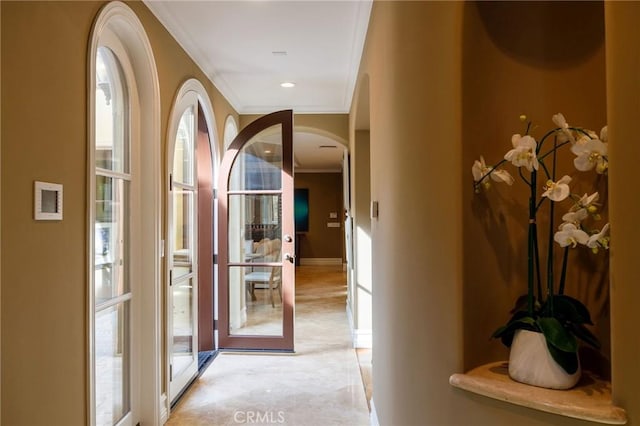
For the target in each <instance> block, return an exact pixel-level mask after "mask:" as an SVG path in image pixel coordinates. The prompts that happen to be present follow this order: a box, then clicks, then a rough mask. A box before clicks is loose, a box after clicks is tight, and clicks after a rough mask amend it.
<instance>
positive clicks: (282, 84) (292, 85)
mask: <svg viewBox="0 0 640 426" xmlns="http://www.w3.org/2000/svg"><path fill="white" fill-rule="evenodd" d="M295 85H296V84H295V83H292V82H291V81H285V82H284V83H280V86H282V87H286V88H290V87H295Z"/></svg>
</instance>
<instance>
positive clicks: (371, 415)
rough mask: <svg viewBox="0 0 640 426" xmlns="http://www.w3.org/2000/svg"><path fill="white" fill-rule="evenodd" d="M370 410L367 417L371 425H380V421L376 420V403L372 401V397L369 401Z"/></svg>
mask: <svg viewBox="0 0 640 426" xmlns="http://www.w3.org/2000/svg"><path fill="white" fill-rule="evenodd" d="M369 402H370V404H371V412H370V413H369V419H370V420H371V426H380V422H379V421H378V413H376V405H375V404H374V403H373V397H372V398H371V401H369Z"/></svg>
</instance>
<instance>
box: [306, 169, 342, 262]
mask: <svg viewBox="0 0 640 426" xmlns="http://www.w3.org/2000/svg"><path fill="white" fill-rule="evenodd" d="M295 187H296V188H308V189H309V232H307V233H305V235H304V236H303V237H301V239H300V257H301V259H309V258H334V259H335V258H339V259H343V261H344V254H343V253H344V226H343V223H344V208H343V207H342V173H296V176H295ZM330 212H336V213H337V214H338V217H337V218H336V219H330V218H329V213H330ZM328 222H338V223H340V227H339V228H328V227H327V223H328Z"/></svg>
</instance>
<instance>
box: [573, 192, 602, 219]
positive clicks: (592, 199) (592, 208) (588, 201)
mask: <svg viewBox="0 0 640 426" xmlns="http://www.w3.org/2000/svg"><path fill="white" fill-rule="evenodd" d="M598 198H600V194H598V192H597V191H596V192H594V193H593V194H591V195H587V194H584V195H583V196H582V197H581V198H580V199H579V200H578V201H577V202H576V204H575V205H574V206H573V207H571V211H572V212H575V211H577V210H580V209H585V210H586V211H587V212H588V213H592V214H593V213H595V212H597V211H598V203H596V201H598Z"/></svg>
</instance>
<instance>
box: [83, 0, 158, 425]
mask: <svg viewBox="0 0 640 426" xmlns="http://www.w3.org/2000/svg"><path fill="white" fill-rule="evenodd" d="M105 44H108V46H109V47H110V48H112V51H114V53H115V54H116V56H117V57H118V59H119V60H120V62H121V65H122V66H123V68H126V69H124V74H125V76H126V77H125V78H126V79H127V81H131V82H133V81H135V87H136V88H137V90H136V93H135V97H132V94H131V91H132V90H131V87H132V86H133V84H130V87H129V91H130V94H129V96H130V105H131V106H130V117H131V123H132V132H131V141H130V144H131V148H132V155H133V152H134V150H135V149H139V151H140V153H139V155H140V156H144V159H145V161H144V162H140V165H139V167H138V168H137V170H135V171H134V168H135V166H134V164H133V161H134V159H133V158H131V160H130V161H131V162H132V164H131V171H132V172H133V173H134V179H133V182H134V183H133V184H134V185H137V188H136V189H135V190H136V191H138V193H139V194H140V196H139V197H135V196H133V197H131V198H132V204H131V206H130V208H131V211H132V212H136V211H137V212H139V215H138V217H136V218H132V222H131V228H132V230H133V229H135V230H136V231H137V232H138V235H137V236H135V238H136V239H137V240H138V241H139V242H138V244H139V246H138V249H137V252H138V253H137V254H136V255H137V256H139V257H138V258H137V259H136V260H135V261H136V262H137V264H136V265H135V267H133V268H132V269H137V270H138V273H139V275H138V276H137V277H136V278H134V279H135V280H137V281H139V285H138V286H137V288H136V289H135V291H136V292H137V294H135V295H134V296H133V298H134V300H133V301H132V310H135V311H136V312H135V313H134V312H132V318H131V320H132V324H133V328H132V334H133V336H132V342H133V343H134V344H135V349H134V348H133V347H132V350H135V351H137V354H138V357H137V358H138V360H139V368H137V369H138V371H137V374H138V380H137V381H135V380H134V381H132V383H133V384H134V385H136V386H134V387H132V389H131V392H132V403H133V401H134V400H135V401H137V403H136V404H137V407H136V409H137V413H135V414H136V418H135V419H134V420H135V421H136V422H140V423H141V424H162V423H164V422H165V421H166V419H167V418H168V411H166V410H163V409H162V407H164V404H163V394H162V386H161V372H160V364H161V350H160V340H161V334H160V330H161V319H160V307H161V299H160V276H161V273H160V271H161V268H160V265H161V239H160V238H161V232H160V229H161V219H162V218H161V202H160V194H161V191H160V181H161V178H160V177H161V174H160V149H159V145H160V89H159V84H158V74H157V69H156V65H155V59H154V57H153V52H152V49H151V44H150V42H149V39H148V37H147V35H146V33H145V31H144V28H143V26H142V23H141V22H140V20H139V19H138V17H137V16H136V15H135V13H134V12H133V11H132V10H131V9H130V8H129V7H128V6H127V5H125V4H124V3H122V2H120V1H114V2H110V3H108V4H106V5H105V6H103V7H102V9H101V10H100V12H99V13H98V16H97V17H96V19H95V21H94V25H93V29H92V33H91V36H90V43H89V49H88V52H87V53H88V66H87V89H88V90H87V92H88V93H87V98H88V104H87V106H88V107H87V203H88V208H87V212H88V214H87V265H88V267H87V283H88V284H87V285H88V286H89V288H88V291H87V294H88V297H87V304H88V309H87V324H88V326H87V330H88V331H87V347H88V351H87V366H88V367H87V368H88V372H87V389H88V398H87V424H89V425H94V424H95V392H94V382H95V365H94V357H95V337H94V328H95V321H94V312H95V294H94V292H95V289H94V282H93V280H94V276H93V274H94V272H93V269H94V245H95V241H94V232H93V226H94V222H95V202H94V200H95V169H96V168H95V93H96V87H95V86H96V85H95V81H96V52H97V49H98V46H101V45H105ZM112 46H113V47H112ZM123 58H127V59H128V60H123ZM127 62H128V65H125V63H127ZM136 146H137V148H136ZM131 190H132V193H133V191H134V189H133V188H132V189H131ZM133 203H137V204H133ZM142 217H144V220H141V218H142ZM136 223H138V224H139V226H137V225H136ZM132 290H133V288H132ZM134 306H135V307H134ZM132 373H133V374H135V373H136V372H135V371H132ZM164 397H165V399H166V395H165V396H164Z"/></svg>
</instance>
